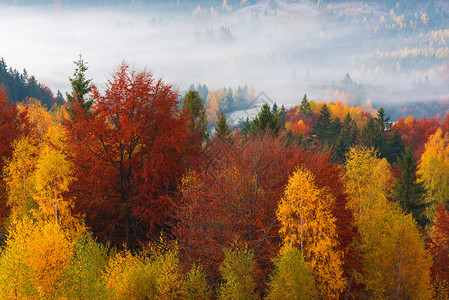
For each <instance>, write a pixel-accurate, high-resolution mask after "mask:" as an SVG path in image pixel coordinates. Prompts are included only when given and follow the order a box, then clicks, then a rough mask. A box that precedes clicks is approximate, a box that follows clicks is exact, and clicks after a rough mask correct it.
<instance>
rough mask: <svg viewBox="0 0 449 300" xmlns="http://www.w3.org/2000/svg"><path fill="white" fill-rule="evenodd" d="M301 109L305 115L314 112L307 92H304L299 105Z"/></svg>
mask: <svg viewBox="0 0 449 300" xmlns="http://www.w3.org/2000/svg"><path fill="white" fill-rule="evenodd" d="M299 111H300V112H301V113H302V114H303V115H305V116H310V113H311V112H312V109H311V108H310V103H309V100H307V95H306V94H304V97H303V98H302V101H301V104H300V105H299Z"/></svg>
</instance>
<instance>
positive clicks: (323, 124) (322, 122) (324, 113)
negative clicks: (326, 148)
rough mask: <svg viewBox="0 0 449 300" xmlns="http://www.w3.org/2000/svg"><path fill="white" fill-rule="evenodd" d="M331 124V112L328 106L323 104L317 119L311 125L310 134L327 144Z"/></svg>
mask: <svg viewBox="0 0 449 300" xmlns="http://www.w3.org/2000/svg"><path fill="white" fill-rule="evenodd" d="M331 126H332V119H331V113H330V111H329V107H328V106H327V105H326V104H324V105H323V107H322V108H321V111H320V115H319V116H318V120H317V121H316V123H315V126H313V129H312V132H311V134H310V135H311V136H312V137H313V139H314V140H317V141H321V142H322V143H323V144H329V142H330V138H331V136H330V131H331Z"/></svg>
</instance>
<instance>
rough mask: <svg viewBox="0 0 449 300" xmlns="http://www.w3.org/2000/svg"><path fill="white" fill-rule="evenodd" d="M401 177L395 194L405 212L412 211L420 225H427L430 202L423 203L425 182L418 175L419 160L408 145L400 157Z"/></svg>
mask: <svg viewBox="0 0 449 300" xmlns="http://www.w3.org/2000/svg"><path fill="white" fill-rule="evenodd" d="M398 167H399V170H400V172H401V173H400V176H399V178H396V187H395V194H396V195H395V196H396V199H397V201H398V202H399V204H400V205H401V207H402V208H403V209H404V211H405V212H407V213H411V214H412V216H413V218H414V219H415V220H416V221H417V222H418V224H419V225H421V226H423V227H424V226H425V225H427V224H428V223H429V219H427V217H426V216H425V213H424V212H425V209H426V207H427V206H428V205H429V203H423V199H424V193H425V188H424V183H423V182H422V181H420V176H419V175H418V172H417V170H418V162H417V159H416V158H415V157H414V154H413V148H412V146H411V145H408V146H407V148H406V149H405V152H404V154H403V155H402V157H401V158H400V159H399V162H398Z"/></svg>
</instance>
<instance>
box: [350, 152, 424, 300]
mask: <svg viewBox="0 0 449 300" xmlns="http://www.w3.org/2000/svg"><path fill="white" fill-rule="evenodd" d="M344 177H345V179H346V191H347V193H348V195H349V201H348V207H349V208H350V209H351V210H352V211H353V214H354V217H355V222H356V225H357V227H358V230H359V233H360V238H359V240H358V241H357V242H358V244H357V245H356V247H357V248H358V249H359V251H360V253H361V254H362V262H363V272H362V273H358V272H356V273H355V279H356V281H357V282H359V283H363V284H364V285H365V289H366V294H365V296H364V297H368V298H376V299H383V298H388V299H391V298H396V299H428V298H429V297H430V292H431V291H430V266H431V257H430V256H429V254H428V253H427V251H426V250H425V247H424V240H423V238H422V237H421V235H420V233H419V230H418V227H417V225H416V223H415V221H414V219H413V217H412V216H411V215H405V214H404V213H403V212H402V211H401V209H400V208H399V207H398V206H397V205H393V204H391V203H389V202H388V201H387V195H388V191H389V190H390V189H391V172H390V166H389V165H388V162H386V160H385V159H379V158H377V157H376V153H375V152H374V151H373V150H372V149H366V148H364V147H355V148H352V149H351V150H350V151H349V153H348V155H347V160H346V172H345V175H344ZM358 296H361V295H358ZM358 296H357V295H356V296H355V297H358Z"/></svg>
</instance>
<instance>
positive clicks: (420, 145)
mask: <svg viewBox="0 0 449 300" xmlns="http://www.w3.org/2000/svg"><path fill="white" fill-rule="evenodd" d="M439 126H440V123H439V122H438V121H437V120H436V119H435V118H431V119H427V117H424V118H423V119H412V118H411V117H409V118H407V119H403V118H401V119H399V120H398V122H397V123H396V124H395V125H394V126H393V127H392V129H395V128H396V129H397V130H398V131H399V133H400V134H401V136H402V140H403V141H404V143H409V142H411V143H412V145H413V147H414V149H415V157H421V155H422V154H423V152H424V150H425V144H426V142H427V140H428V138H429V137H430V136H431V135H432V134H434V133H435V132H436V130H437V129H438V127H439Z"/></svg>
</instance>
